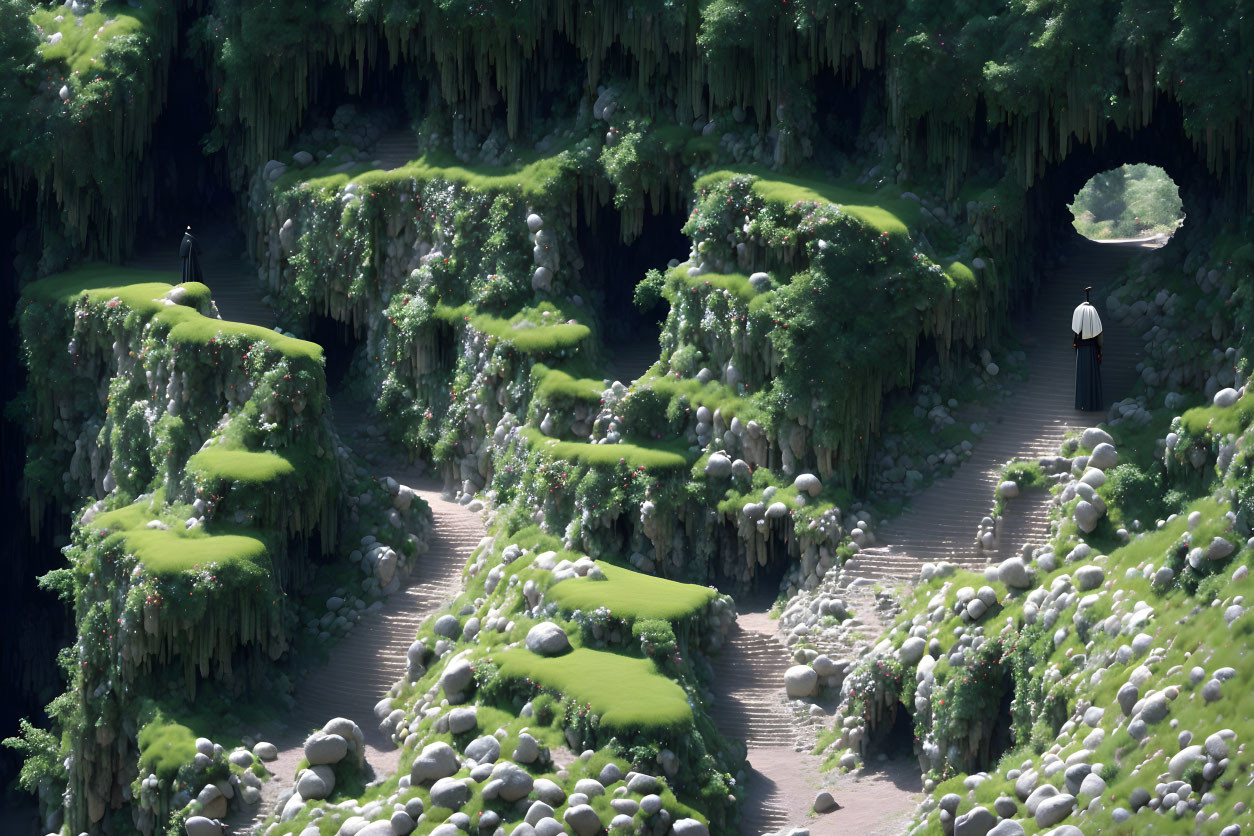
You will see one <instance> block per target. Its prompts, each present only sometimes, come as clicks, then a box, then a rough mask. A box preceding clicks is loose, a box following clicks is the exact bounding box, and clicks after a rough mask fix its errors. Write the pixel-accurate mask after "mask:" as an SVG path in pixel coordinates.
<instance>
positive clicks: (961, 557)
mask: <svg viewBox="0 0 1254 836" xmlns="http://www.w3.org/2000/svg"><path fill="white" fill-rule="evenodd" d="M1157 244H1158V242H1157V241H1155V242H1154V244H1153V245H1157ZM1145 246H1147V244H1146V243H1143V242H1132V243H1119V244H1097V243H1093V242H1089V241H1079V242H1076V243H1075V244H1074V245H1072V246H1071V247H1070V248H1069V249H1068V251H1067V256H1068V261H1067V263H1066V264H1063V265H1060V266H1059V267H1058V268H1056V269H1055V270H1054V271H1053V275H1052V276H1050V277H1049V278H1048V279H1046V280H1045V281H1044V282H1043V283H1042V285H1041V288H1040V292H1039V294H1038V300H1037V303H1036V304H1035V305H1034V306H1033V307H1032V310H1031V311H1030V312H1029V313H1028V315H1027V316H1025V317H1024V322H1023V323H1022V324H1021V325H1020V326H1019V330H1018V336H1019V338H1020V340H1021V341H1022V343H1023V347H1024V351H1025V352H1026V353H1027V369H1028V375H1029V376H1028V379H1027V380H1026V381H1024V382H1023V383H1021V384H1019V385H1018V386H1016V387H1015V388H1014V394H1013V396H1012V397H1011V398H1009V399H1008V400H1006V401H1004V402H1003V403H1001V404H999V405H998V406H997V407H996V408H995V409H994V410H993V412H992V414H991V416H990V417H991V420H989V421H987V422H986V423H987V424H988V426H989V429H988V431H987V432H986V433H985V434H984V435H983V437H981V438H980V439H979V440H978V441H977V442H976V444H975V450H974V452H973V453H972V455H971V458H970V459H968V460H967V461H966V462H964V463H963V464H962V466H961V467H960V468H959V469H958V471H957V472H956V473H955V474H954V475H953V476H952V477H950V478H947V479H942V480H939V481H937V482H936V483H935V484H934V485H932V486H931V487H930V488H928V489H926V490H924V491H923V492H921V493H920V494H918V495H917V496H915V497H914V498H913V499H911V500H910V506H909V508H908V509H907V510H906V511H905V512H904V513H903V514H902V515H901V516H900V517H897V518H896V519H893V520H891V521H889V522H887V523H885V525H884V526H883V527H882V529H880V530H879V531H877V532H876V536H877V538H878V539H879V541H880V544H879V545H877V546H875V547H872V548H868V549H865V550H863V551H862V552H861V553H860V554H858V555H856V556H854V558H853V559H851V560H850V561H849V562H848V563H847V564H846V565H845V567H844V570H843V574H842V578H843V579H845V580H847V581H852V579H855V578H869V579H872V580H875V581H881V582H885V583H893V582H903V581H910V580H912V579H913V578H915V577H917V575H918V573H919V567H920V566H921V565H922V564H923V563H925V562H933V563H934V562H936V561H940V560H947V561H949V562H950V563H954V564H957V565H960V566H963V567H965V568H971V569H975V570H976V571H980V570H982V569H983V567H984V565H985V564H987V563H989V562H990V561H994V560H1001V559H1003V558H1006V557H1009V556H1010V555H1011V554H1015V553H1017V552H1018V551H1019V549H1020V548H1021V547H1022V546H1023V544H1024V543H1026V542H1029V541H1031V542H1034V543H1041V542H1043V541H1044V538H1045V537H1046V535H1047V534H1048V531H1049V507H1048V503H1047V502H1046V501H1045V500H1046V498H1047V497H1046V496H1045V494H1044V493H1043V492H1042V493H1038V494H1036V495H1035V496H1033V495H1030V494H1027V495H1024V496H1021V497H1019V498H1017V499H1013V500H1010V501H1009V502H1007V503H1006V509H1007V510H1006V513H1005V514H1004V517H1003V520H1002V529H1001V534H1000V537H999V541H998V548H997V549H996V550H993V551H991V552H983V553H981V551H979V550H977V549H975V548H974V542H975V535H976V530H977V528H978V527H979V524H980V521H981V520H982V519H983V518H984V516H985V515H987V514H988V513H989V511H990V509H991V508H992V505H993V491H994V489H995V488H996V487H997V477H998V470H999V468H1000V467H1001V466H1002V465H1003V464H1005V463H1006V462H1007V461H1009V460H1011V459H1014V458H1024V459H1037V458H1041V457H1044V456H1055V455H1057V454H1058V445H1059V444H1061V443H1062V440H1063V436H1064V435H1065V434H1066V433H1067V431H1068V430H1079V429H1083V428H1085V427H1088V426H1091V425H1093V424H1096V423H1098V422H1100V421H1104V420H1105V418H1106V415H1105V413H1104V412H1080V411H1077V410H1076V409H1075V408H1074V404H1075V400H1074V396H1075V351H1074V349H1073V348H1072V347H1071V311H1072V310H1073V309H1074V308H1075V306H1076V305H1077V304H1079V303H1080V302H1082V301H1084V288H1085V287H1086V286H1089V285H1092V286H1093V302H1094V305H1095V306H1096V307H1097V309H1098V311H1099V312H1100V313H1101V314H1102V324H1103V326H1104V329H1105V349H1104V351H1103V352H1102V386H1103V393H1104V395H1105V403H1106V406H1109V405H1110V404H1111V403H1113V402H1114V401H1117V400H1120V399H1122V398H1124V397H1127V395H1128V392H1129V390H1130V389H1131V388H1132V384H1133V383H1135V381H1136V363H1137V360H1138V359H1139V357H1140V352H1141V340H1140V338H1139V337H1137V336H1135V335H1133V334H1131V333H1129V332H1128V331H1127V329H1126V328H1124V327H1123V326H1122V325H1120V324H1119V323H1118V322H1115V321H1114V319H1113V317H1110V316H1108V315H1107V314H1106V304H1105V300H1106V296H1107V295H1108V294H1109V293H1110V291H1111V289H1112V288H1113V286H1114V285H1115V283H1116V282H1117V281H1118V280H1119V278H1120V276H1122V274H1123V271H1124V269H1125V267H1126V266H1127V263H1128V260H1129V259H1130V258H1131V257H1132V256H1133V255H1134V254H1135V253H1136V252H1138V251H1140V250H1141V249H1143V248H1144V247H1145Z"/></svg>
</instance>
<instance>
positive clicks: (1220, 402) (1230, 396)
mask: <svg viewBox="0 0 1254 836" xmlns="http://www.w3.org/2000/svg"><path fill="white" fill-rule="evenodd" d="M1238 400H1240V395H1238V394H1237V390H1236V389H1233V388H1232V387H1231V386H1229V387H1228V388H1227V389H1220V390H1219V391H1218V392H1216V393H1215V397H1214V401H1213V402H1214V404H1215V406H1218V407H1222V408H1227V407H1230V406H1233V405H1235V404H1236V402H1237V401H1238Z"/></svg>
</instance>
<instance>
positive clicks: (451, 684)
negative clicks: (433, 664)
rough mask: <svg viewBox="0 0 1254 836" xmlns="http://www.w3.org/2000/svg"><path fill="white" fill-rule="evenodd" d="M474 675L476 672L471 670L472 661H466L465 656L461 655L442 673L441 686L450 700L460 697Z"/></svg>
mask: <svg viewBox="0 0 1254 836" xmlns="http://www.w3.org/2000/svg"><path fill="white" fill-rule="evenodd" d="M474 677H475V672H474V671H473V670H471V668H470V662H468V661H466V659H465V657H461V656H459V657H457V658H456V659H453V660H452V661H451V662H449V663H448V666H447V667H446V668H445V669H444V673H442V674H441V675H440V687H442V688H443V689H444V694H445V696H447V697H448V698H449V699H450V700H452V699H453V698H454V697H458V698H460V697H461V696H462V692H464V691H465V690H466V688H467V687H469V685H470V683H471V682H472V681H473V680H474Z"/></svg>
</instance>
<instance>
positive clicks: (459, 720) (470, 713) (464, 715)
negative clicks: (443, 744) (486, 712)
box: [448, 706, 479, 734]
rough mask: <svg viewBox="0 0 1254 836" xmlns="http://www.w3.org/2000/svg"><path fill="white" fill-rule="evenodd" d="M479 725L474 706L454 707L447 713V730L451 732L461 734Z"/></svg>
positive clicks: (477, 712)
mask: <svg viewBox="0 0 1254 836" xmlns="http://www.w3.org/2000/svg"><path fill="white" fill-rule="evenodd" d="M477 725H479V710H478V709H477V708H475V707H474V706H470V707H469V708H454V709H453V710H452V711H450V712H449V713H448V730H449V732H450V733H452V734H462V733H464V732H468V731H470V730H471V729H473V728H474V727H475V726H477Z"/></svg>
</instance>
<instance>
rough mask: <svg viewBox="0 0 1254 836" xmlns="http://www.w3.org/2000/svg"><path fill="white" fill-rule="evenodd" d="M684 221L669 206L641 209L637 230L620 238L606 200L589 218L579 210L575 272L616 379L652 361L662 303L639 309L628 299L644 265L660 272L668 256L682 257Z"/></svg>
mask: <svg viewBox="0 0 1254 836" xmlns="http://www.w3.org/2000/svg"><path fill="white" fill-rule="evenodd" d="M687 220H688V218H687V217H686V216H685V215H684V214H683V213H682V211H681V210H680V209H679V208H678V207H675V206H664V207H663V208H662V210H661V211H659V212H653V211H648V210H646V211H645V213H644V226H643V228H642V229H641V232H640V234H639V235H637V236H636V237H635V238H634V239H632V240H631V241H624V240H623V236H622V235H621V233H620V229H621V226H620V225H621V213H620V212H619V211H618V210H617V209H615V208H614V206H613V205H612V204H608V203H607V204H603V205H601V206H599V207H597V209H596V210H595V211H594V212H593V213H592V214H591V216H588V215H586V214H584V213H580V219H579V224H578V227H577V228H576V231H575V240H576V241H578V243H579V253H580V256H581V258H582V259H583V268H582V269H581V271H580V276H581V278H582V281H583V285H584V287H586V288H587V289H588V293H589V296H590V297H591V299H590V301H591V303H592V306H593V309H594V310H595V311H596V312H597V315H598V318H599V321H600V323H601V328H602V336H603V338H604V340H605V343H606V354H607V357H609V358H610V360H611V366H613V367H614V368H613V369H612V371H618V372H619V376H620V377H623V376H624V375H625V374H627V373H632V374H639V373H641V372H643V371H644V370H645V369H647V368H648V367H649V366H650V365H652V364H653V362H654V361H655V360H657V356H658V336H659V334H660V333H661V322H662V321H663V320H664V319H665V316H666V310H665V305H664V304H659V305H657V306H655V307H654V308H653V309H652V310H649V311H641V310H640V309H639V308H637V307H636V305H635V303H634V301H633V298H634V294H635V290H636V285H637V284H639V283H640V281H641V280H642V279H643V278H644V276H645V273H646V272H648V271H649V270H650V269H657V270H661V271H663V272H665V270H666V269H667V266H666V265H667V263H668V262H669V261H670V260H672V259H675V260H678V261H683V260H684V259H686V258H687V256H688V249H689V241H688V238H687V237H686V236H685V235H684V234H683V226H684V224H685V223H686V222H687ZM623 382H625V383H626V382H629V381H628V380H624V381H623Z"/></svg>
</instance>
